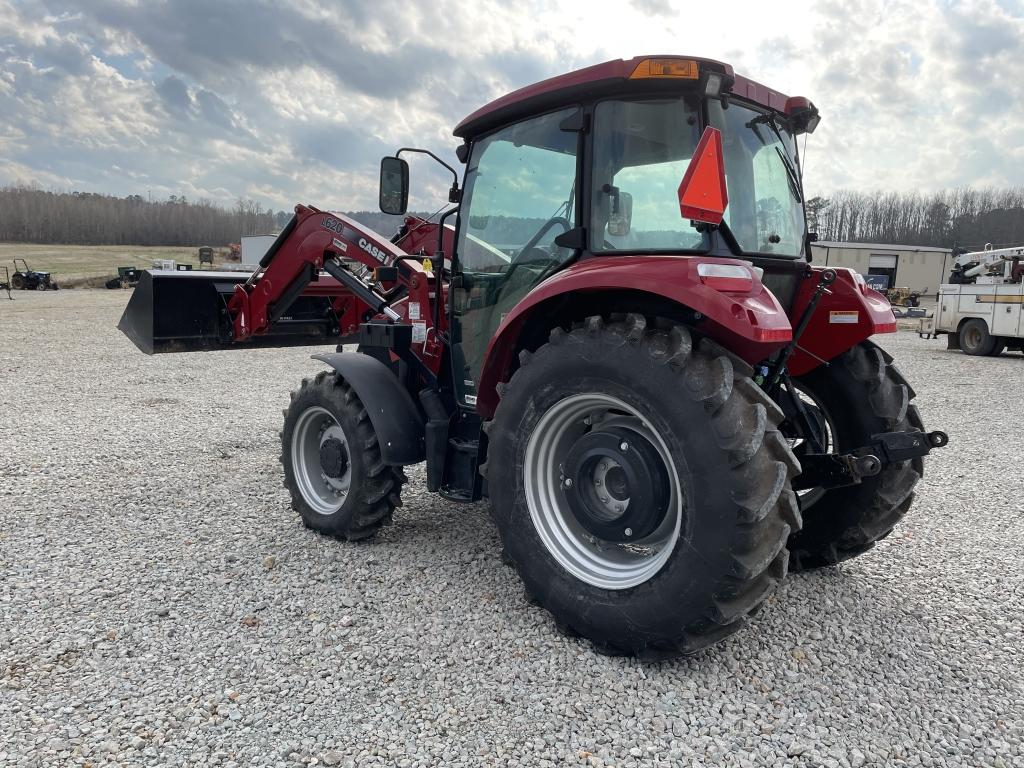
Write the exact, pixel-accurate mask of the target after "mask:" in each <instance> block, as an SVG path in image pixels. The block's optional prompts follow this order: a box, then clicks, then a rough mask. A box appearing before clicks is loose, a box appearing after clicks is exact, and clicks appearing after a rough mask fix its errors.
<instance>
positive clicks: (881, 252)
mask: <svg viewBox="0 0 1024 768" xmlns="http://www.w3.org/2000/svg"><path fill="white" fill-rule="evenodd" d="M811 253H812V254H813V256H814V263H815V264H823V265H826V266H830V267H850V268H851V269H853V270H854V271H856V272H859V273H860V274H862V275H864V276H865V277H869V280H870V282H871V283H873V284H874V285H875V287H879V288H881V287H884V288H897V287H903V286H906V287H907V288H909V289H910V290H911V291H913V292H916V293H920V294H921V295H922V296H929V295H934V294H936V293H938V290H939V286H940V285H941V284H942V283H945V282H947V278H948V276H949V270H950V269H951V268H952V265H953V256H952V253H953V252H952V250H951V249H949V248H930V247H928V246H923V245H884V244H881V243H835V242H828V241H822V242H818V243H814V244H813V245H812V246H811ZM872 276H873V277H874V279H870V277H872ZM883 283H884V285H883Z"/></svg>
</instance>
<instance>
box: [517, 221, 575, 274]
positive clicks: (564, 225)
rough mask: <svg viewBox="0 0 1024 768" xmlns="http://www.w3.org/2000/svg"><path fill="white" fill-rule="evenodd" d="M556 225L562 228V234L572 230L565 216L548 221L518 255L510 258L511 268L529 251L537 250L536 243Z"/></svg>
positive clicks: (570, 223)
mask: <svg viewBox="0 0 1024 768" xmlns="http://www.w3.org/2000/svg"><path fill="white" fill-rule="evenodd" d="M556 224H560V225H561V226H562V231H563V232H568V231H569V230H570V229H572V222H571V221H569V220H568V219H567V218H565V216H554V217H552V218H550V219H548V220H547V221H546V222H544V226H542V227H541V228H540V229H538V230H537V234H535V235H534V236H533V237H531V238H530V239H529V240H527V241H526V245H524V246H523V247H522V249H521V250H520V251H519V253H517V254H516V255H515V256H513V257H512V261H511V262H510V263H511V264H512V265H513V266H515V265H516V264H517V263H519V261H520V260H525V259H523V257H524V256H525V255H526V254H527V253H529V252H530V251H535V250H538V248H537V243H539V242H540V241H541V238H543V237H544V235H546V234H547V233H548V230H550V229H551V228H552V227H553V226H555V225H556ZM535 260H536V259H535Z"/></svg>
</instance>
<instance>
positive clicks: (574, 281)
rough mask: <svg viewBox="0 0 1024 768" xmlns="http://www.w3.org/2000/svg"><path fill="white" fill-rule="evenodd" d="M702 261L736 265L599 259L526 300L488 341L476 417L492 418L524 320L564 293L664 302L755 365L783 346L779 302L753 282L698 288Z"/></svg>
mask: <svg viewBox="0 0 1024 768" xmlns="http://www.w3.org/2000/svg"><path fill="white" fill-rule="evenodd" d="M702 262H715V263H719V264H739V265H743V266H749V264H748V263H747V262H744V261H738V260H736V259H719V258H709V257H704V256H602V257H594V258H590V259H584V260H582V261H578V262H576V263H575V264H573V265H572V266H570V267H568V268H567V269H564V270H562V271H561V272H559V273H557V274H555V275H554V276H553V277H551V278H549V279H548V280H545V281H544V282H543V283H541V284H540V285H538V286H537V287H536V288H534V289H533V290H532V291H530V293H528V294H527V295H526V296H525V297H524V298H523V299H522V300H521V301H520V302H519V303H518V304H516V306H515V307H514V308H513V309H512V311H511V312H509V313H508V314H507V315H506V316H505V318H504V319H503V320H502V322H501V325H499V326H498V330H497V331H496V333H495V334H494V337H493V338H492V339H491V341H490V344H489V346H488V348H487V356H486V358H485V360H484V365H483V368H482V370H481V373H480V382H479V384H478V387H477V412H478V413H479V414H480V415H481V416H483V417H484V418H490V417H491V416H493V415H494V410H495V409H496V408H497V405H498V396H497V385H498V383H500V382H502V381H505V380H506V379H507V376H508V373H509V371H510V369H511V366H512V363H513V358H514V355H515V354H516V351H517V343H516V342H517V340H518V338H519V333H520V331H521V330H522V328H523V325H524V323H525V322H526V320H527V318H528V317H529V316H530V315H531V314H532V313H533V312H535V311H543V309H544V307H543V304H544V302H546V301H548V300H550V299H552V298H555V297H558V296H563V295H565V294H568V293H581V292H588V291H590V292H601V293H607V292H614V291H633V292H640V293H647V294H650V295H651V296H652V297H658V298H661V299H669V300H671V301H672V302H674V303H676V304H678V305H680V306H682V307H685V308H687V309H689V310H691V311H693V312H695V313H698V314H697V319H696V321H695V326H694V327H695V328H696V329H697V330H698V331H700V332H701V333H703V334H704V335H706V336H709V337H710V338H712V339H714V340H715V341H716V342H718V343H719V344H721V345H722V346H723V347H725V348H726V349H728V350H729V351H730V352H732V353H733V354H736V355H738V356H739V357H740V358H742V359H743V360H746V361H747V362H748V363H751V364H755V363H758V362H760V361H762V360H764V359H765V358H766V357H768V356H769V355H771V354H772V353H773V352H774V351H775V350H777V349H780V348H781V347H783V346H785V344H786V342H787V341H789V339H790V338H792V327H791V326H790V323H789V318H788V317H787V316H786V313H785V311H784V310H783V309H782V307H781V306H780V305H779V302H778V300H777V299H776V298H775V296H774V295H773V294H772V293H771V291H769V290H768V289H767V288H765V287H764V285H762V284H761V282H760V280H758V279H757V278H756V277H755V278H754V280H753V283H752V285H751V288H750V290H748V291H745V292H743V293H725V292H722V291H718V290H715V289H714V288H710V287H708V286H707V285H705V284H704V283H703V281H702V280H701V277H700V275H699V274H698V273H697V266H698V265H699V264H700V263H702Z"/></svg>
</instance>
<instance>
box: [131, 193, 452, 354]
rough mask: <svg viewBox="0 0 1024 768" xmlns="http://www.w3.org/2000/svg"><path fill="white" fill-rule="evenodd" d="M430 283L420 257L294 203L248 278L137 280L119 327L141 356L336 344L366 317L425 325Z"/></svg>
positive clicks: (158, 275) (184, 275) (168, 275)
mask: <svg viewBox="0 0 1024 768" xmlns="http://www.w3.org/2000/svg"><path fill="white" fill-rule="evenodd" d="M423 224H425V222H422V221H421V220H419V219H416V218H415V217H410V219H409V220H408V221H407V222H406V226H407V228H408V227H410V226H413V227H416V226H422V225H423ZM429 227H430V229H431V231H432V232H433V233H434V238H436V237H437V235H436V232H437V230H436V226H434V225H429ZM417 250H418V251H420V252H422V254H423V255H431V254H432V253H433V252H434V250H436V249H435V248H427V247H424V246H423V244H419V245H418V246H417ZM378 278H379V279H378ZM432 279H433V275H432V273H431V272H430V271H429V270H428V269H424V265H423V264H422V257H421V256H412V255H410V254H409V253H408V252H407V251H405V250H403V249H402V248H400V247H398V246H396V245H394V244H392V243H391V242H390V241H389V240H388V239H387V238H385V237H383V236H382V235H379V234H377V233H375V232H373V231H372V230H370V229H369V228H367V227H363V226H362V225H360V224H359V223H358V222H356V221H354V220H352V219H350V218H349V217H347V216H344V215H341V214H335V213H330V212H326V211H321V210H319V209H317V208H314V207H312V206H305V205H298V206H296V207H295V215H294V216H293V217H292V219H291V220H290V221H289V223H288V225H287V226H286V227H285V228H284V230H282V232H281V234H280V235H278V237H277V239H276V240H275V241H274V243H273V244H272V245H271V247H270V249H269V250H268V251H267V253H266V254H265V255H264V256H263V258H262V259H261V260H260V263H259V265H258V266H257V268H256V269H255V271H253V272H252V274H250V275H245V274H238V273H228V272H219V273H218V272H194V271H193V272H158V271H156V272H147V273H144V274H143V279H142V280H141V281H140V283H139V286H138V287H137V288H136V290H135V293H134V295H133V296H132V299H131V301H130V302H129V304H128V307H127V308H126V309H125V312H124V315H123V316H122V318H121V322H120V323H119V325H118V327H119V328H120V329H121V330H122V331H123V332H124V333H125V335H127V336H128V337H129V338H130V339H131V340H132V341H133V342H135V344H136V345H137V346H138V347H139V348H140V349H141V350H142V351H143V352H146V353H147V354H152V353H154V352H179V351H192V350H203V349H222V348H226V347H234V346H245V345H244V344H241V343H240V342H249V343H253V342H255V343H259V344H260V345H261V346H288V345H295V344H318V343H335V344H337V343H344V342H346V341H354V340H356V334H357V333H358V331H359V326H360V325H361V324H362V323H364V322H366V321H367V320H370V319H373V318H374V317H380V318H381V319H383V320H385V321H386V322H396V321H414V320H416V319H419V318H423V319H424V321H426V322H429V319H430V318H432V317H434V316H435V315H434V313H433V312H432V311H431V296H430V293H431V291H430V288H431V285H432ZM411 304H416V305H418V306H417V308H416V309H414V310H411V311H410V309H409V306H410V305H411ZM432 367H436V366H432Z"/></svg>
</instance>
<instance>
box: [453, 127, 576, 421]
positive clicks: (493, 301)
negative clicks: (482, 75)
mask: <svg viewBox="0 0 1024 768" xmlns="http://www.w3.org/2000/svg"><path fill="white" fill-rule="evenodd" d="M577 112H578V109H576V108H571V109H563V110H560V111H558V112H551V113H548V114H546V115H542V116H540V117H534V118H531V119H529V120H524V121H522V122H519V123H515V124H513V125H510V126H507V127H505V128H502V129H500V130H498V131H496V132H495V133H492V134H491V135H489V136H487V137H485V138H483V139H480V140H478V141H477V142H475V143H474V145H473V150H472V153H471V155H470V158H469V163H468V165H467V169H466V182H465V185H464V191H463V198H462V207H461V212H460V220H459V236H458V242H457V245H456V267H455V270H456V277H455V280H454V281H453V285H452V328H451V333H452V353H453V354H452V360H453V364H454V365H455V371H454V374H455V375H454V379H455V384H456V389H457V392H458V397H459V400H460V401H461V402H462V403H464V404H465V405H469V406H472V405H475V403H476V382H477V381H478V380H479V375H480V368H481V367H482V365H483V361H484V355H485V354H486V352H487V345H488V342H489V341H490V339H491V337H492V336H493V335H494V332H495V330H497V327H498V325H499V324H500V323H501V320H502V318H503V317H504V316H505V314H506V313H508V312H509V310H511V309H512V307H514V306H515V305H516V303H518V302H519V300H520V299H522V298H523V297H524V296H525V295H526V294H527V293H528V292H529V291H530V289H531V288H533V287H534V286H535V285H536V284H537V283H538V282H540V280H542V279H543V278H544V277H546V276H547V274H549V273H550V271H551V269H552V268H554V267H555V266H557V265H558V264H560V263H561V262H562V261H564V260H565V259H566V258H568V257H569V256H570V255H571V254H572V251H571V250H569V249H567V248H563V247H560V246H559V245H557V244H556V243H555V240H556V238H558V236H559V235H562V234H563V233H565V232H568V231H570V230H572V229H574V228H575V227H576V226H577V208H578V206H577V199H576V198H577V189H578V183H577V179H578V163H577V155H578V145H579V136H580V134H579V133H578V130H577V129H576V128H569V129H566V128H563V126H565V125H571V124H572V123H573V122H574V121H573V120H571V119H570V118H573V117H574V116H575V115H576V113H577ZM567 120H568V123H567V122H566V121H567Z"/></svg>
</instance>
